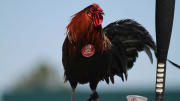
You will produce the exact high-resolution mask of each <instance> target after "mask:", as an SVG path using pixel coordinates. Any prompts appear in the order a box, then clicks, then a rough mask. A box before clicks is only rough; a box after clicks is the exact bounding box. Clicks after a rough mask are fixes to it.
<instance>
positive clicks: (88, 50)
mask: <svg viewBox="0 0 180 101" xmlns="http://www.w3.org/2000/svg"><path fill="white" fill-rule="evenodd" d="M81 54H82V55H83V56H84V57H87V58H88V57H91V56H93V55H94V54H95V48H94V45H92V44H88V45H85V46H84V47H83V48H82V49H81Z"/></svg>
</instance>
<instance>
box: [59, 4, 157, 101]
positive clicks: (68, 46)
mask: <svg viewBox="0 0 180 101" xmlns="http://www.w3.org/2000/svg"><path fill="white" fill-rule="evenodd" d="M102 15H103V10H102V9H101V8H100V7H99V5H97V4H92V5H90V6H88V7H87V8H85V9H83V10H82V11H80V12H78V13H77V14H75V15H74V16H73V18H72V20H71V22H70V24H69V25H68V26H67V37H66V39H65V41H64V44H63V58H62V61H63V65H64V70H65V81H69V83H70V85H71V87H72V101H74V99H75V98H74V92H75V88H76V86H77V84H78V83H80V84H85V83H89V84H90V88H91V90H92V95H91V96H90V98H89V99H88V101H92V100H94V101H97V100H98V94H97V92H96V87H97V85H98V83H99V81H101V80H105V81H106V82H107V83H108V84H109V82H110V81H111V82H112V83H114V76H115V75H118V76H119V77H121V79H122V80H123V81H124V79H127V76H128V73H127V71H128V70H129V69H131V68H132V67H133V64H134V62H135V61H136V58H137V57H138V52H141V51H145V52H146V53H147V55H148V57H149V58H150V60H151V63H152V62H153V60H152V53H151V51H150V49H152V50H154V52H155V54H156V45H155V42H154V41H153V39H152V37H151V35H150V34H149V33H148V31H147V30H146V29H145V28H144V27H143V26H141V25H140V24H139V23H137V22H135V21H133V20H131V19H125V20H120V21H116V22H113V23H111V24H109V25H108V26H106V27H105V28H104V29H103V28H102V26H101V24H102V21H103V16H102Z"/></svg>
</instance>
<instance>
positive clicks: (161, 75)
mask: <svg viewBox="0 0 180 101" xmlns="http://www.w3.org/2000/svg"><path fill="white" fill-rule="evenodd" d="M174 8H175V0H156V41H157V58H158V61H157V75H156V89H155V92H156V96H155V101H164V92H165V79H166V60H167V55H168V49H169V43H170V38H171V32H172V25H173V18H174Z"/></svg>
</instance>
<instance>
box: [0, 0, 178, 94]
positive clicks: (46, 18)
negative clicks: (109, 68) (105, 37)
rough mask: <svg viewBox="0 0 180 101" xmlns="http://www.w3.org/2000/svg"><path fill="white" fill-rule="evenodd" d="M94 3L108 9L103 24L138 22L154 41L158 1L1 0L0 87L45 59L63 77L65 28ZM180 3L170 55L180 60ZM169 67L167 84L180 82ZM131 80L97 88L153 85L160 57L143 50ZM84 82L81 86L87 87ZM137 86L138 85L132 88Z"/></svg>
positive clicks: (129, 78) (176, 73)
mask: <svg viewBox="0 0 180 101" xmlns="http://www.w3.org/2000/svg"><path fill="white" fill-rule="evenodd" d="M92 3H98V4H99V5H100V6H101V8H102V9H103V10H104V12H105V16H104V22H103V26H106V25H107V24H109V23H111V22H112V21H116V20H119V19H125V18H130V19H134V20H136V21H138V22H139V23H141V24H142V25H143V26H144V27H146V28H147V30H148V31H149V32H150V33H151V35H152V36H153V39H154V40H155V19H154V16H155V0H113V1H112V0H13V1H12V0H0V68H1V70H0V91H2V90H4V89H6V88H8V87H11V86H13V85H14V84H15V83H16V82H17V80H18V79H19V78H20V77H21V76H22V75H24V74H26V73H28V72H29V71H31V70H32V69H33V68H31V67H32V65H33V64H35V63H38V62H39V61H40V60H41V59H43V60H45V61H48V62H50V63H52V64H55V67H56V69H57V71H59V73H60V75H61V77H60V78H62V76H63V67H62V63H61V58H62V57H61V47H62V43H63V40H64V38H65V27H66V26H67V24H68V23H69V21H70V16H72V15H73V14H75V13H76V12H78V11H80V10H82V9H83V8H85V7H87V6H88V5H90V4H92ZM179 5H180V1H178V0H176V11H175V18H174V27H173V34H172V37H171V43H170V49H169V55H168V58H169V59H172V60H173V61H175V62H178V63H180V53H179V52H180V47H179V45H178V43H180V40H179V38H180V34H179V33H180V29H179V26H180V20H179V18H180V6H179ZM171 67H172V66H171V65H169V64H168V65H167V68H168V69H167V84H166V86H167V87H169V88H176V87H178V85H180V80H179V75H180V70H178V69H176V68H171ZM128 73H129V77H128V81H127V82H125V83H123V82H122V81H121V80H120V79H119V78H116V84H115V85H111V86H107V85H106V84H105V83H104V82H102V83H101V84H100V87H99V89H117V88H118V89H126V88H131V89H136V88H141V87H142V86H145V87H149V88H153V87H154V84H155V75H156V61H155V59H154V64H153V65H151V64H150V61H149V60H148V57H147V56H146V54H145V53H144V52H141V53H140V55H139V58H138V60H137V62H136V63H135V65H134V68H133V69H132V70H130V71H129V72H128ZM86 87H87V85H86V86H80V88H79V89H81V88H86ZM134 87H136V88H134Z"/></svg>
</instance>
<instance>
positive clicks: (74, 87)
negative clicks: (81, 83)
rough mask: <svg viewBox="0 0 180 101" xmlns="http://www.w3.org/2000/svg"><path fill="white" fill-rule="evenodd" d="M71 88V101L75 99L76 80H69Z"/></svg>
mask: <svg viewBox="0 0 180 101" xmlns="http://www.w3.org/2000/svg"><path fill="white" fill-rule="evenodd" d="M70 85H71V88H72V96H71V101H75V89H76V86H77V83H76V82H70Z"/></svg>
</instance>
